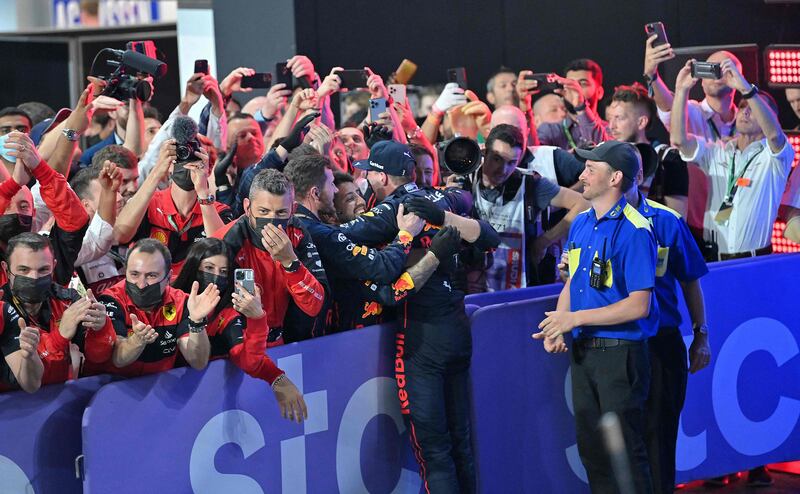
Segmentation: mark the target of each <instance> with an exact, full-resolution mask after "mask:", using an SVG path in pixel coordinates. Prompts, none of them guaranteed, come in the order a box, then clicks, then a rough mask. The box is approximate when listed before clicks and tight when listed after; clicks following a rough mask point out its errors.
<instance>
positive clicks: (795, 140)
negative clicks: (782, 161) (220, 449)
mask: <svg viewBox="0 0 800 494" xmlns="http://www.w3.org/2000/svg"><path fill="white" fill-rule="evenodd" d="M784 132H785V133H786V137H787V138H788V139H789V144H791V145H792V148H794V161H792V168H794V167H796V166H797V162H798V161H800V132H793V131H787V130H784Z"/></svg>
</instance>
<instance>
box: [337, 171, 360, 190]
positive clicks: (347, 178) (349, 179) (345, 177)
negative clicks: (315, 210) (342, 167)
mask: <svg viewBox="0 0 800 494" xmlns="http://www.w3.org/2000/svg"><path fill="white" fill-rule="evenodd" d="M345 183H351V184H354V183H356V179H355V178H353V176H352V175H350V174H349V173H346V172H341V171H335V172H333V185H335V186H336V187H339V186H340V185H341V184H345Z"/></svg>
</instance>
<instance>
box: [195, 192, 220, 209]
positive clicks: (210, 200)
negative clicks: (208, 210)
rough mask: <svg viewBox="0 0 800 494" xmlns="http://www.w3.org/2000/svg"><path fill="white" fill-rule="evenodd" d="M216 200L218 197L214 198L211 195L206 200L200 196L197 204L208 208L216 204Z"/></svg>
mask: <svg viewBox="0 0 800 494" xmlns="http://www.w3.org/2000/svg"><path fill="white" fill-rule="evenodd" d="M215 200H216V197H214V194H209V195H208V197H206V198H205V199H203V198H201V197H199V196H198V197H197V202H198V203H200V205H201V206H208V205H209V204H214V201H215Z"/></svg>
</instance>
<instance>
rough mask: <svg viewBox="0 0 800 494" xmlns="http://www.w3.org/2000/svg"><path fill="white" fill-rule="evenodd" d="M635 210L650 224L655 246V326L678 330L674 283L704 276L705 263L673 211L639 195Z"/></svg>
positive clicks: (695, 244) (676, 299)
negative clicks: (657, 313) (656, 306)
mask: <svg viewBox="0 0 800 494" xmlns="http://www.w3.org/2000/svg"><path fill="white" fill-rule="evenodd" d="M637 210H638V211H639V213H641V215H642V216H644V217H645V218H646V219H647V220H648V221H649V222H650V227H651V229H652V231H653V234H654V235H655V237H656V244H657V247H658V261H657V263H656V300H658V309H659V311H660V312H661V319H660V321H659V326H661V327H678V326H680V324H681V314H680V312H679V311H678V291H677V286H676V281H682V282H689V281H694V280H697V279H700V278H701V277H703V276H705V275H706V273H708V267H707V266H706V261H705V260H704V259H703V255H702V254H701V253H700V248H699V247H698V246H697V243H696V242H695V241H694V238H693V237H692V234H691V232H690V231H689V227H688V226H687V225H686V222H685V221H683V219H681V215H680V214H678V213H677V212H676V211H673V210H672V209H670V208H668V207H666V206H664V205H661V204H659V203H657V202H655V201H649V200H647V199H644V198H642V196H641V195H640V196H639V207H638V208H637Z"/></svg>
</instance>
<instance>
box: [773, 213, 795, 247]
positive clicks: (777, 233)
mask: <svg viewBox="0 0 800 494" xmlns="http://www.w3.org/2000/svg"><path fill="white" fill-rule="evenodd" d="M784 230H786V222H785V221H780V220H778V221H776V222H775V225H773V227H772V251H773V252H775V253H781V254H790V253H793V252H800V244H796V243H794V242H792V241H791V240H788V239H785V238H783V231H784Z"/></svg>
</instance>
